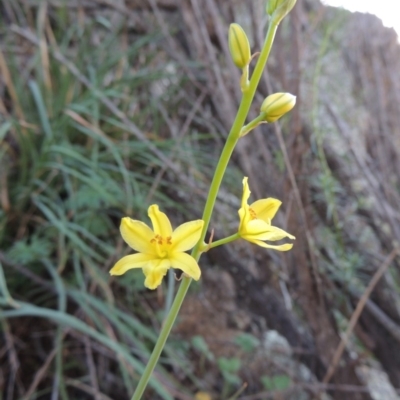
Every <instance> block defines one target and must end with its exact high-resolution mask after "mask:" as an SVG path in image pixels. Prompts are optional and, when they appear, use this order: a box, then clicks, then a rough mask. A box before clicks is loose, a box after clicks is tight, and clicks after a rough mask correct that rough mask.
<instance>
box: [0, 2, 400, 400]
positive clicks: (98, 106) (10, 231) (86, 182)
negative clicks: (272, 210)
mask: <svg viewBox="0 0 400 400" xmlns="http://www.w3.org/2000/svg"><path fill="white" fill-rule="evenodd" d="M264 8H265V4H264V2H263V1H248V2H243V1H239V0H237V1H227V0H219V1H218V0H187V1H186V0H185V1H174V0H146V1H133V0H125V1H108V0H82V1H76V2H75V1H69V2H63V1H51V0H49V1H44V0H42V1H35V0H31V1H23V0H1V1H0V29H1V35H0V71H1V77H0V118H1V119H0V122H1V124H0V140H1V142H0V157H1V161H0V162H1V164H0V165H1V167H0V204H1V210H0V249H1V250H0V261H1V265H2V269H1V270H0V289H1V298H0V301H1V303H0V304H1V307H2V309H1V314H0V319H1V336H0V337H1V339H0V360H1V363H0V388H1V392H2V393H3V397H2V398H3V399H6V400H11V399H62V400H65V399H96V400H102V399H127V398H130V396H131V394H132V393H133V389H134V387H135V385H136V382H137V380H138V379H139V377H140V374H141V371H142V369H143V366H144V365H145V363H146V360H147V358H148V356H149V354H150V352H151V350H152V347H153V344H154V341H155V340H156V338H157V332H158V331H159V329H160V325H161V324H162V320H163V318H164V316H165V312H166V309H167V308H168V304H169V303H170V296H171V294H172V293H173V291H174V284H173V276H172V277H171V278H172V279H169V280H168V279H167V280H166V281H165V284H164V285H163V286H162V288H160V290H158V291H152V292H151V291H146V290H144V287H143V279H144V278H143V275H142V273H141V272H140V271H132V272H129V273H127V274H126V275H124V276H122V277H118V278H111V277H110V276H109V274H108V271H109V269H110V268H111V267H112V265H113V264H114V263H115V261H116V260H117V259H119V258H120V257H121V256H123V255H125V254H127V253H129V249H128V248H127V246H126V245H125V243H124V242H123V241H122V239H121V238H120V236H119V232H118V226H119V221H120V218H121V217H122V216H126V215H129V216H131V217H133V218H135V219H142V220H144V221H147V216H146V212H147V207H148V205H149V204H152V203H155V202H156V203H158V204H159V205H160V206H161V208H162V209H163V210H165V211H166V212H167V214H168V215H170V216H171V218H172V220H173V222H174V225H175V226H176V225H177V224H179V223H181V222H183V221H185V220H190V219H197V218H199V217H200V216H201V212H202V207H203V205H204V201H205V197H206V194H207V188H208V187H209V184H210V180H211V177H212V174H213V169H214V167H215V164H216V161H217V158H218V155H219V153H220V151H221V148H222V145H223V142H224V138H225V137H226V135H227V132H228V131H229V129H230V125H231V123H232V121H233V118H234V116H235V114H236V110H237V106H238V103H239V99H240V89H239V85H238V80H239V72H238V71H237V69H236V68H235V67H234V66H233V64H232V63H231V61H230V57H229V53H228V48H227V31H228V26H229V23H231V22H233V21H235V22H238V23H240V24H241V25H242V26H243V27H244V29H245V30H246V32H247V33H248V35H249V37H250V41H251V44H252V49H253V51H254V52H255V51H258V50H259V49H260V48H261V43H262V41H263V37H264V35H265V30H266V29H265V26H266V23H267V18H266V15H265V12H264ZM399 56H400V50H399V44H398V39H397V36H396V34H395V32H394V31H393V30H391V29H387V28H384V27H383V26H382V24H381V22H380V20H378V19H377V18H376V17H373V16H371V15H363V14H358V13H355V14H351V13H349V12H347V11H343V10H338V9H333V8H328V7H324V6H322V5H321V4H320V3H319V2H318V1H317V0H314V1H311V0H298V4H297V5H296V7H295V8H294V10H293V12H292V13H291V14H290V16H289V17H288V18H286V19H285V21H284V22H283V23H282V24H281V26H280V27H279V30H278V34H277V38H276V41H275V45H274V47H273V50H272V53H271V58H270V61H269V64H268V70H267V71H266V72H265V74H264V76H263V78H262V81H261V83H260V88H259V91H258V94H257V96H256V98H255V104H254V108H253V110H252V113H251V116H252V117H254V116H256V115H257V114H258V109H257V107H258V104H261V102H262V100H263V99H264V97H265V96H266V95H268V94H270V93H272V92H276V91H287V92H291V93H293V94H295V95H297V100H298V102H297V105H296V107H295V109H294V110H293V111H292V112H291V113H290V115H289V116H286V117H284V118H283V119H282V120H280V121H279V124H271V125H266V126H262V127H260V128H258V129H257V130H256V131H254V132H252V133H251V134H249V135H248V136H246V137H245V138H244V139H242V140H241V141H240V142H239V144H238V147H237V149H236V151H235V153H234V156H233V159H232V162H231V165H230V169H229V170H228V172H227V175H226V177H225V179H224V183H223V188H222V190H221V194H220V196H219V199H218V203H217V206H216V209H215V214H214V218H213V221H212V223H211V228H213V229H215V237H216V238H221V237H223V236H224V235H227V234H231V233H232V232H234V231H235V230H236V229H237V224H238V216H237V209H238V208H239V206H240V197H241V190H242V184H241V181H242V178H243V176H244V175H245V176H248V177H249V182H250V187H251V189H252V194H253V196H254V197H253V198H254V199H257V198H263V197H268V196H271V197H277V198H279V199H281V200H283V206H282V208H281V210H280V212H279V215H278V216H277V217H276V225H277V226H280V227H282V228H283V229H285V230H287V231H289V232H290V233H292V234H294V235H295V236H296V237H297V239H296V242H295V246H294V248H293V250H292V251H290V252H288V253H278V252H273V251H267V250H265V249H260V248H258V247H256V246H254V245H250V244H249V243H244V242H238V243H234V244H229V245H227V246H224V247H221V248H216V249H213V250H212V251H210V252H209V253H208V254H206V255H205V256H203V258H202V263H201V266H202V270H203V278H202V280H201V281H200V282H199V283H198V284H193V285H192V288H191V291H190V295H189V297H188V298H187V299H186V302H185V304H184V307H183V309H182V312H181V314H180V317H179V320H178V322H177V324H176V326H175V329H174V332H173V335H172V336H171V338H170V340H169V341H168V344H167V347H166V349H165V351H164V353H163V356H162V360H161V364H160V365H159V367H158V369H157V371H156V373H155V374H154V379H153V381H152V385H151V387H149V389H148V390H147V392H146V395H145V398H147V399H159V398H160V399H193V398H194V395H195V394H196V393H197V392H199V391H202V392H204V393H203V395H206V394H207V395H209V396H211V397H212V398H213V399H228V398H229V397H230V396H232V395H233V394H234V393H235V392H237V391H239V392H240V394H239V395H238V398H240V399H268V398H271V399H314V398H315V399H318V398H321V399H322V398H323V399H329V398H331V399H397V398H398V394H396V393H400V392H396V388H400V288H399V283H400V280H399V279H400V277H399V257H398V254H397V250H396V249H397V246H398V245H399V240H400V224H399V221H400V213H399V206H398V205H399V204H400V181H399V174H398V171H400V162H399V161H400V160H399V154H400V109H399V104H400V103H399V97H400V91H399V89H400V78H399V74H398V71H399V70H400V57H399ZM377 273H378V274H383V277H382V278H381V279H380V280H379V283H378V284H376V285H375V286H374V287H372V284H371V282H372V283H373V284H375V283H376V281H377V278H378V276H377V275H376V274H377ZM168 282H169V283H168ZM368 286H369V287H370V288H371V289H373V291H372V293H370V292H371V291H369V292H368V291H367V292H366V288H367V287H368ZM360 301H361V302H362V303H364V308H362V307H358V309H359V311H361V309H362V313H361V315H357V313H355V310H356V309H357V304H359V302H360ZM361 305H362V304H361ZM358 314H359V313H358ZM351 320H352V322H353V325H354V328H352V329H351V332H349V333H350V334H349V340H348V341H345V342H346V343H345V342H344V339H345V337H346V336H345V332H346V330H347V329H348V327H349V326H352V325H351V324H350V321H351ZM354 323H355V324H354ZM340 344H342V345H343V344H346V346H344V347H343V352H342V353H341V354H339V353H337V352H336V351H337V348H338V347H339V346H340ZM335 352H336V358H335V357H334V355H335ZM339 355H340V357H339ZM329 369H330V371H329ZM243 385H247V387H245V386H243ZM197 394H198V396H199V393H197ZM198 398H200V397H198Z"/></svg>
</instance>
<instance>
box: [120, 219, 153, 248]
mask: <svg viewBox="0 0 400 400" xmlns="http://www.w3.org/2000/svg"><path fill="white" fill-rule="evenodd" d="M119 230H120V232H121V236H122V238H123V239H124V240H125V242H126V243H127V244H128V246H129V247H131V248H132V249H133V250H136V251H138V252H139V253H146V254H152V253H154V248H153V246H152V244H151V243H150V241H151V239H153V238H154V232H153V231H152V230H151V229H150V228H149V227H148V226H147V225H146V224H144V223H143V222H142V221H137V220H135V219H131V218H128V217H125V218H122V219H121V226H120V228H119Z"/></svg>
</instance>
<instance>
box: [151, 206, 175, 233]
mask: <svg viewBox="0 0 400 400" xmlns="http://www.w3.org/2000/svg"><path fill="white" fill-rule="evenodd" d="M148 214H149V217H150V219H151V222H152V223H153V229H154V232H155V234H156V235H160V236H162V237H163V238H167V237H171V236H172V226H171V222H169V219H168V217H167V216H166V214H164V213H163V212H161V211H160V209H159V208H158V205H157V204H153V205H151V206H150V207H149V210H148Z"/></svg>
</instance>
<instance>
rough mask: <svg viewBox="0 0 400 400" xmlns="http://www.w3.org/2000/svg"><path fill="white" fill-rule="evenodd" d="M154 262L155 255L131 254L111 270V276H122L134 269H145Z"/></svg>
mask: <svg viewBox="0 0 400 400" xmlns="http://www.w3.org/2000/svg"><path fill="white" fill-rule="evenodd" d="M153 260H154V255H153V254H143V253H138V254H130V255H129V256H125V257H122V258H121V259H120V260H119V261H117V263H116V264H115V265H114V266H113V267H112V268H111V270H110V275H122V274H124V273H125V272H126V271H128V270H129V269H132V268H143V267H144V266H145V265H146V264H148V263H150V262H152V261H153Z"/></svg>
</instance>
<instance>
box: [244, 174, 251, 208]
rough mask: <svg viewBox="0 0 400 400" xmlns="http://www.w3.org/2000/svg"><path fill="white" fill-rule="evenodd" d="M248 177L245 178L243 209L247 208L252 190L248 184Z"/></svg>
mask: <svg viewBox="0 0 400 400" xmlns="http://www.w3.org/2000/svg"><path fill="white" fill-rule="evenodd" d="M247 180H248V178H247V176H245V177H244V178H243V196H242V208H244V207H245V206H247V201H248V200H249V197H250V193H251V192H250V188H249V184H248V183H247Z"/></svg>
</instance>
